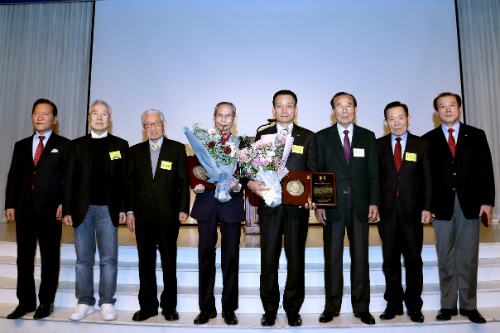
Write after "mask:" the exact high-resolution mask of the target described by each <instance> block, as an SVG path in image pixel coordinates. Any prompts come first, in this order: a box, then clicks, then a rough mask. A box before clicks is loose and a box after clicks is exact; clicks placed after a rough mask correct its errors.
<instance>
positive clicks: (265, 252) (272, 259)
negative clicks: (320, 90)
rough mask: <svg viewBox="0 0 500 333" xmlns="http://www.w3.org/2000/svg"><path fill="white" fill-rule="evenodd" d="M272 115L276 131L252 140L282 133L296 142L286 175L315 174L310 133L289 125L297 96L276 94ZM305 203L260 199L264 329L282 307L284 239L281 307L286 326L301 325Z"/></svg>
mask: <svg viewBox="0 0 500 333" xmlns="http://www.w3.org/2000/svg"><path fill="white" fill-rule="evenodd" d="M272 112H273V116H274V117H275V118H276V126H271V127H268V128H266V129H264V130H262V131H260V132H258V133H257V136H256V137H255V140H256V141H257V140H259V139H260V138H261V136H262V135H266V134H276V133H280V132H281V131H285V133H288V134H287V135H288V136H291V137H293V138H294V141H293V145H294V147H295V148H296V149H293V150H292V152H291V153H290V155H289V157H288V161H287V162H286V167H287V168H288V170H295V171H318V157H317V145H316V140H315V138H314V133H313V132H311V131H309V130H307V129H305V128H302V127H300V126H298V125H297V124H295V123H294V122H293V119H294V118H295V116H296V115H297V112H298V108H297V96H296V95H295V93H293V92H292V91H290V90H280V91H278V92H277V93H275V94H274V96H273V108H272ZM248 187H249V188H250V189H251V190H252V191H253V192H254V193H256V194H257V195H259V196H260V197H262V191H266V190H268V189H267V188H266V187H265V183H264V182H260V181H250V182H248ZM307 208H311V207H309V204H308V203H304V206H302V207H299V206H294V205H285V204H282V205H279V206H277V207H268V206H266V205H265V203H264V200H263V199H259V206H258V209H257V213H258V214H259V224H260V232H261V238H260V239H261V267H262V272H261V274H260V298H261V300H262V305H263V306H264V311H265V313H264V315H263V316H262V320H261V323H262V325H263V326H272V325H274V324H275V321H276V312H277V311H278V306H279V302H280V291H279V285H278V266H279V258H280V254H281V244H282V237H283V235H284V240H285V254H286V258H287V278H286V285H285V293H284V294H283V308H284V310H285V311H286V315H287V318H288V324H289V325H290V326H301V325H302V318H301V317H300V314H299V311H300V308H301V306H302V303H304V296H305V282H304V270H305V243H306V238H307V231H308V222H309V210H308V209H307Z"/></svg>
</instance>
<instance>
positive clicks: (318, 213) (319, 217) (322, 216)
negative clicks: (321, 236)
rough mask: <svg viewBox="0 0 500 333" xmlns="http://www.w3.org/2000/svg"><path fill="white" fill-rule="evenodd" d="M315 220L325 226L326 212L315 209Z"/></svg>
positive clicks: (321, 209)
mask: <svg viewBox="0 0 500 333" xmlns="http://www.w3.org/2000/svg"><path fill="white" fill-rule="evenodd" d="M316 219H317V220H318V222H319V223H321V224H323V225H325V224H326V211H325V210H324V209H323V208H318V209H316Z"/></svg>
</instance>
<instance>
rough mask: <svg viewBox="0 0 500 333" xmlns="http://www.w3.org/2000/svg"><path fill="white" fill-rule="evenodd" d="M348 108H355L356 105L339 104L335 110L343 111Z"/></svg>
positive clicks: (348, 109) (349, 109) (350, 109)
mask: <svg viewBox="0 0 500 333" xmlns="http://www.w3.org/2000/svg"><path fill="white" fill-rule="evenodd" d="M344 109H346V110H347V111H352V110H353V109H354V106H353V105H352V104H347V105H341V104H339V105H337V106H336V107H335V111H339V112H341V111H342V110H344Z"/></svg>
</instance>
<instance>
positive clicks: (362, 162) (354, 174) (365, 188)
mask: <svg viewBox="0 0 500 333" xmlns="http://www.w3.org/2000/svg"><path fill="white" fill-rule="evenodd" d="M316 138H317V141H318V159H319V171H324V172H335V176H336V181H337V204H338V205H337V207H336V208H327V209H326V219H327V221H333V222H338V221H340V219H341V218H342V216H343V214H344V211H345V205H346V202H347V200H346V196H345V194H347V188H348V187H350V189H351V196H352V205H353V207H354V213H355V214H356V217H357V218H358V220H359V221H361V222H368V210H369V206H370V205H375V206H378V205H379V197H380V180H379V171H378V153H377V143H376V140H375V134H374V133H373V132H372V131H369V130H367V129H365V128H363V127H359V126H358V125H356V124H354V129H353V133H352V142H351V155H350V158H349V162H350V163H349V165H347V162H346V159H345V155H344V148H343V146H342V143H341V141H340V137H339V132H338V130H337V124H334V125H333V126H330V127H328V128H325V129H323V130H321V131H319V132H318V133H316ZM354 148H357V149H363V150H364V157H354V155H353V149H354Z"/></svg>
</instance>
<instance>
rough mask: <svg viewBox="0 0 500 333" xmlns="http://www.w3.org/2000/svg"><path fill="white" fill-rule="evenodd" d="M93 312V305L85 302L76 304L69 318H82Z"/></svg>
mask: <svg viewBox="0 0 500 333" xmlns="http://www.w3.org/2000/svg"><path fill="white" fill-rule="evenodd" d="M91 313H94V307H93V306H90V305H87V304H78V306H77V307H76V309H75V311H73V313H72V314H71V316H69V319H70V320H82V319H83V318H85V317H87V316H88V315H89V314H91Z"/></svg>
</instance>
